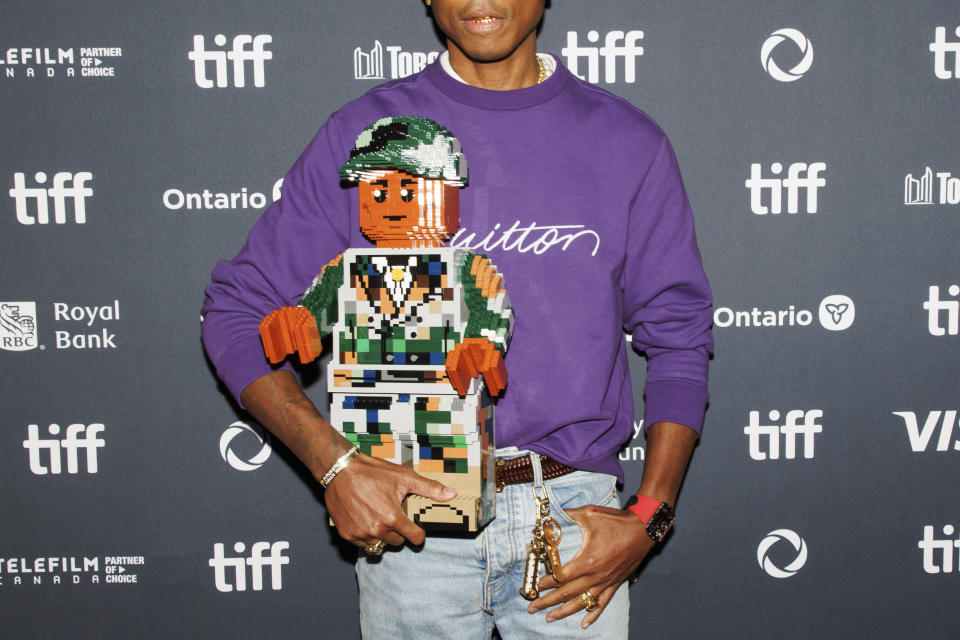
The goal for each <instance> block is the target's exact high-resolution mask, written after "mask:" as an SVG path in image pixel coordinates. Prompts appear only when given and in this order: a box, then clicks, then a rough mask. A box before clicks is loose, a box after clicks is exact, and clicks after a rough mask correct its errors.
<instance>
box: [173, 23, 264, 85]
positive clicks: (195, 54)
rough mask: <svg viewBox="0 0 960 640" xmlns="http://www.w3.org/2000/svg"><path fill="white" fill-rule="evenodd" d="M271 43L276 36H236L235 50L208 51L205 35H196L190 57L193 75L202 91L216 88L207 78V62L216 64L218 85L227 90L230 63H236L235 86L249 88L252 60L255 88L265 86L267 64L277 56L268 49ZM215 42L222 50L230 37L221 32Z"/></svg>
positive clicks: (215, 71)
mask: <svg viewBox="0 0 960 640" xmlns="http://www.w3.org/2000/svg"><path fill="white" fill-rule="evenodd" d="M271 42H273V37H272V36H269V35H259V36H249V35H247V34H243V33H242V34H240V35H238V36H234V37H233V49H232V50H230V51H215V50H210V51H207V50H206V48H205V45H204V39H203V36H202V35H195V36H193V51H191V52H190V53H188V54H187V57H188V58H189V59H190V60H193V73H194V79H195V80H196V82H197V86H198V87H200V88H202V89H210V88H212V87H213V86H214V82H213V80H211V79H210V78H208V77H207V63H208V62H212V63H213V69H214V74H215V77H216V86H217V87H220V88H223V87H226V86H227V82H228V81H227V78H228V76H229V73H228V72H227V60H232V61H233V65H232V66H233V86H235V87H245V86H247V77H246V63H247V61H249V62H250V63H251V64H252V67H253V86H255V87H262V86H264V82H263V72H264V62H265V61H267V60H271V59H272V58H273V53H271V52H270V51H267V49H266V45H268V44H270V43H271ZM213 43H214V44H215V45H217V46H218V47H222V46H224V45H225V44H227V37H226V36H225V35H223V34H222V33H218V34H217V35H215V36H214V37H213ZM247 45H251V48H250V49H247Z"/></svg>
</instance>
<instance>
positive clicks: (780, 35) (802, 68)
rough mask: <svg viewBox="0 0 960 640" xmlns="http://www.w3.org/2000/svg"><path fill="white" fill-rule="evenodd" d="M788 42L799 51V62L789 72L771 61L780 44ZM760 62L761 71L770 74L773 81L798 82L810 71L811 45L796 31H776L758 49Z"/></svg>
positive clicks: (808, 40)
mask: <svg viewBox="0 0 960 640" xmlns="http://www.w3.org/2000/svg"><path fill="white" fill-rule="evenodd" d="M787 40H789V41H790V42H792V43H793V44H795V45H796V46H797V48H798V49H799V50H800V56H801V57H800V61H799V62H797V63H796V64H795V65H794V66H793V67H791V68H790V69H789V70H786V71H785V70H783V69H781V68H780V66H779V65H778V64H777V62H776V60H774V59H773V52H774V50H776V49H777V47H778V46H779V45H780V43H782V42H785V41H787ZM760 62H761V63H762V64H763V70H764V71H766V72H767V73H769V74H770V77H772V78H773V79H774V80H779V81H780V82H793V81H794V80H799V79H800V78H802V77H803V75H804V74H805V73H806V72H807V71H809V70H810V66H811V65H812V64H813V45H812V44H811V43H810V39H809V38H807V36H805V35H803V34H802V33H800V32H799V31H797V30H796V29H791V28H789V27H788V28H786V29H778V30H777V31H774V32H773V33H771V34H770V37H769V38H767V39H766V41H765V42H764V43H763V46H762V47H761V48H760Z"/></svg>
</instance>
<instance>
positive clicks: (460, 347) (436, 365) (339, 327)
mask: <svg viewBox="0 0 960 640" xmlns="http://www.w3.org/2000/svg"><path fill="white" fill-rule="evenodd" d="M340 176H341V179H342V181H343V184H344V185H346V186H352V185H354V184H356V185H358V186H359V205H360V207H359V209H360V210H359V216H360V229H361V231H362V232H363V234H364V235H365V236H366V237H367V238H369V239H370V240H372V241H373V242H374V243H375V244H376V249H348V250H347V251H346V252H344V253H343V254H341V255H340V256H337V257H336V258H335V259H334V260H332V261H331V262H329V263H328V264H327V265H326V266H325V267H324V268H323V270H322V272H321V273H320V275H318V276H317V277H316V278H315V279H314V281H313V284H312V285H311V286H310V288H308V289H307V291H306V292H305V293H304V295H303V298H302V299H301V301H300V304H299V306H297V307H283V308H282V309H278V310H276V311H274V312H273V313H271V314H270V315H268V316H267V317H266V318H264V319H263V321H262V323H261V325H260V334H261V338H262V340H263V346H264V351H265V353H266V355H267V357H268V358H269V360H270V361H271V362H273V363H277V362H279V361H281V360H282V359H283V358H285V357H286V356H287V355H289V354H292V353H295V352H299V356H300V361H301V362H303V363H307V362H310V361H312V360H313V359H315V358H316V357H317V356H318V355H319V354H320V352H321V350H322V345H321V341H322V339H323V338H324V337H325V336H327V335H329V334H331V333H332V334H333V357H332V359H331V362H330V364H329V368H328V379H327V380H328V389H329V391H330V392H331V394H332V401H331V407H330V413H331V422H332V423H333V425H334V426H335V427H336V428H337V430H339V431H340V432H341V433H342V434H343V435H344V436H345V437H346V438H347V439H348V440H350V441H351V442H352V443H353V444H354V445H356V446H358V447H359V448H360V450H361V451H362V452H363V453H366V454H368V455H371V456H375V457H378V458H383V459H385V460H389V461H391V462H394V463H397V464H402V465H408V466H411V467H412V468H413V469H414V470H415V471H417V472H418V473H420V474H422V475H424V476H427V477H430V478H432V479H435V480H438V481H440V482H442V483H444V484H446V485H449V486H451V487H454V488H455V489H456V490H457V493H458V496H457V498H455V499H454V500H453V501H451V502H449V503H436V502H433V501H431V500H428V499H426V498H423V497H421V496H416V495H410V496H408V497H407V499H406V500H405V502H404V510H405V512H406V514H407V515H408V516H409V517H410V518H411V519H412V520H413V521H414V522H415V523H417V524H418V525H420V526H422V527H424V528H426V529H434V530H438V529H439V530H454V531H477V530H479V529H480V528H482V527H483V526H484V525H485V524H486V523H487V522H489V521H490V519H492V518H493V516H494V499H493V498H494V492H495V490H496V488H495V486H494V476H495V474H494V469H493V465H494V456H493V450H494V428H493V404H492V403H491V399H490V398H491V396H497V395H499V394H500V392H501V391H503V389H504V387H505V386H506V381H507V371H506V368H505V367H504V363H503V354H504V353H505V352H506V350H507V344H508V342H509V340H510V336H511V333H512V330H513V311H512V309H511V307H510V302H509V299H508V298H507V294H506V291H505V290H504V288H503V278H502V276H501V275H500V274H498V273H497V270H496V268H495V267H494V266H493V264H491V263H490V261H489V260H488V259H487V258H486V257H485V256H482V255H476V254H473V253H470V252H468V251H466V250H464V249H454V248H451V247H444V246H443V243H444V241H445V240H446V239H447V238H449V237H450V236H451V235H453V233H454V232H455V231H456V230H457V227H458V226H459V189H460V188H462V187H464V186H466V184H467V167H466V160H465V159H464V157H463V153H462V152H461V149H460V143H459V141H458V140H457V139H456V138H455V137H453V135H452V134H451V133H450V132H449V131H447V130H446V129H445V128H444V127H442V126H440V125H438V124H437V123H436V122H434V121H432V120H430V119H428V118H421V117H414V116H397V117H391V118H383V119H381V120H378V121H377V122H375V123H373V124H372V125H370V126H368V127H367V128H366V129H364V130H363V132H362V133H361V134H360V135H359V136H358V138H357V141H356V144H355V145H354V148H353V150H352V151H351V153H350V160H349V161H348V162H347V163H346V164H344V165H343V166H342V167H341V168H340ZM480 374H482V379H481V378H480Z"/></svg>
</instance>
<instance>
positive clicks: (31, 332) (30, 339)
mask: <svg viewBox="0 0 960 640" xmlns="http://www.w3.org/2000/svg"><path fill="white" fill-rule="evenodd" d="M0 348H2V349H4V350H5V351H29V350H30V349H36V348H37V303H36V302H0Z"/></svg>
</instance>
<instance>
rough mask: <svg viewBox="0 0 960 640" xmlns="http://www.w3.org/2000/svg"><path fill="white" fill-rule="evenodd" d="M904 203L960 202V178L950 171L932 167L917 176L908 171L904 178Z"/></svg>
mask: <svg viewBox="0 0 960 640" xmlns="http://www.w3.org/2000/svg"><path fill="white" fill-rule="evenodd" d="M903 204H905V205H910V206H914V205H932V204H960V178H954V177H953V174H952V173H950V172H949V171H934V170H933V169H931V168H930V167H927V168H926V169H924V170H923V172H921V173H918V174H917V177H914V175H913V174H912V173H908V174H907V175H906V177H904V179H903Z"/></svg>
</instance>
